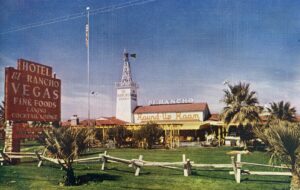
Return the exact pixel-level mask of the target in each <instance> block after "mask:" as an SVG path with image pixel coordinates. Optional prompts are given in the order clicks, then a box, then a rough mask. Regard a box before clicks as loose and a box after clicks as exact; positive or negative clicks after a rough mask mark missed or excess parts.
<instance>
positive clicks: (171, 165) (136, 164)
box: [0, 149, 292, 183]
mask: <svg viewBox="0 0 300 190" xmlns="http://www.w3.org/2000/svg"><path fill="white" fill-rule="evenodd" d="M45 153H46V149H45V150H44V151H43V152H42V153H39V152H4V151H0V163H1V165H3V164H4V163H8V164H10V163H12V159H22V158H34V159H37V160H38V165H37V166H38V167H41V166H42V164H43V162H44V161H48V162H51V163H54V164H59V165H62V164H65V162H64V160H63V159H57V158H51V157H47V156H46V155H45ZM229 154H232V155H234V156H231V164H201V163H195V162H193V161H190V159H188V158H186V155H185V154H183V155H182V161H180V162H156V161H146V160H143V155H139V157H138V158H133V159H125V158H119V157H115V156H111V155H108V154H107V151H105V152H104V153H102V154H99V155H98V156H94V157H88V158H79V159H75V160H73V162H75V163H90V162H94V163H95V162H99V163H101V164H102V165H101V170H105V168H106V167H107V165H108V163H121V164H126V165H128V166H129V167H132V168H134V169H135V172H134V175H135V176H139V174H140V171H141V169H142V168H143V167H162V168H168V169H176V170H183V175H184V176H189V175H191V174H192V167H195V168H232V169H233V171H229V174H230V175H234V177H235V181H236V182H237V183H240V182H241V176H242V175H263V176H265V175H267V176H291V175H292V174H291V172H289V171H282V172H275V171H249V170H245V169H244V170H243V169H242V167H243V166H260V167H269V168H279V169H288V168H289V167H288V166H287V165H281V166H276V165H269V164H260V163H251V162H242V161H241V159H242V154H247V153H246V152H243V151H232V152H231V153H229Z"/></svg>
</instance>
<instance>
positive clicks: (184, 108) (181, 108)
mask: <svg viewBox="0 0 300 190" xmlns="http://www.w3.org/2000/svg"><path fill="white" fill-rule="evenodd" d="M205 109H208V106H207V103H187V104H161V105H150V106H138V107H137V108H136V109H135V110H134V113H135V114H139V113H161V112H191V111H204V110H205Z"/></svg>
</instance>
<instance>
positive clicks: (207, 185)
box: [0, 143, 290, 190]
mask: <svg viewBox="0 0 300 190" xmlns="http://www.w3.org/2000/svg"><path fill="white" fill-rule="evenodd" d="M33 145H34V146H35V147H38V146H37V144H33ZM22 149H23V150H32V148H30V147H29V146H28V143H27V146H24V147H23V148H22ZM230 150H231V148H226V147H222V148H179V149H176V150H141V149H114V150H108V154H109V155H112V156H117V157H122V158H128V159H132V158H138V156H139V155H140V154H142V155H143V157H144V160H149V161H181V159H182V154H186V155H187V158H190V160H192V161H194V162H197V163H230V157H229V156H228V155H226V152H227V151H230ZM91 151H92V152H94V154H88V155H86V156H95V155H98V154H99V153H101V152H103V150H101V149H93V150H91ZM268 160H269V156H268V155H267V154H266V153H264V152H253V153H252V154H250V155H246V156H243V157H242V161H249V162H257V163H267V162H268ZM74 166H75V173H76V175H77V176H80V178H81V179H83V181H84V184H82V185H80V186H75V187H60V186H59V185H58V184H59V182H61V181H62V177H63V175H64V172H63V171H62V170H60V168H59V167H58V166H57V165H54V164H51V163H49V162H45V164H44V165H43V166H42V167H41V168H38V167H37V162H36V161H34V162H33V161H30V160H23V162H22V163H21V164H19V165H17V166H0V189H24V190H25V189H84V190H86V189H104V190H109V189H172V190H176V189H178V190H182V189H205V190H206V189H216V190H217V189H220V190H225V189H230V190H231V189H253V190H257V189H263V190H267V189H289V181H290V178H289V177H280V176H278V177H277V176H276V177H274V176H273V177H272V176H270V177H262V176H243V177H242V182H241V184H236V183H235V181H234V176H232V175H229V174H228V173H229V169H219V170H210V169H195V168H194V169H193V174H192V176H189V177H184V176H183V171H182V170H173V169H165V168H157V167H144V168H142V170H141V173H140V176H138V177H135V176H134V170H133V168H130V167H128V166H127V165H124V164H115V163H109V164H108V169H107V170H105V171H101V170H100V168H101V164H100V163H93V164H74ZM245 169H250V170H264V169H265V168H261V167H251V168H250V167H247V168H245ZM275 171H280V170H275Z"/></svg>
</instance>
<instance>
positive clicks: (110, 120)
mask: <svg viewBox="0 0 300 190" xmlns="http://www.w3.org/2000/svg"><path fill="white" fill-rule="evenodd" d="M124 124H126V122H125V121H123V120H120V119H117V118H116V117H103V118H100V119H97V120H96V125H124Z"/></svg>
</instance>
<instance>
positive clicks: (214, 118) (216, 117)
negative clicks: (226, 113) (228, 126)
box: [208, 113, 221, 121]
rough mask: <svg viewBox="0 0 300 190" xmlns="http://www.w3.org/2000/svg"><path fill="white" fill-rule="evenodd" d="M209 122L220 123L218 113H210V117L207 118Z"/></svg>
mask: <svg viewBox="0 0 300 190" xmlns="http://www.w3.org/2000/svg"><path fill="white" fill-rule="evenodd" d="M208 120H210V121H220V120H221V119H220V114H218V113H212V114H210V117H209V118H208Z"/></svg>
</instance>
